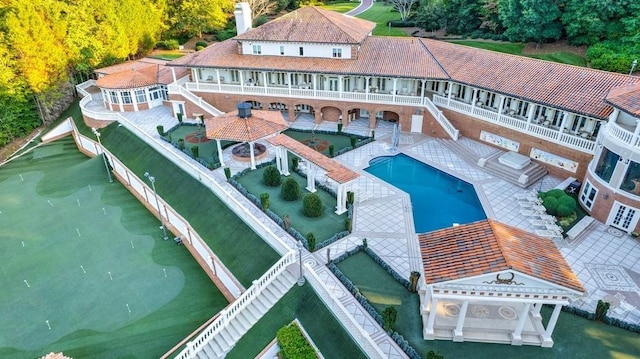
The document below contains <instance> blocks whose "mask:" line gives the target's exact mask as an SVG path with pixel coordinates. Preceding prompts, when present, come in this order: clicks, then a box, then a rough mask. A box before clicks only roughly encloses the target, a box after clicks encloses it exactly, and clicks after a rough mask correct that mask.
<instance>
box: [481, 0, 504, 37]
mask: <svg viewBox="0 0 640 359" xmlns="http://www.w3.org/2000/svg"><path fill="white" fill-rule="evenodd" d="M480 2H481V3H482V7H481V8H480V20H482V23H481V24H480V28H481V29H487V30H489V31H491V32H492V33H494V34H501V33H503V32H504V27H503V26H502V22H501V21H500V14H499V12H498V9H499V0H481V1H480Z"/></svg>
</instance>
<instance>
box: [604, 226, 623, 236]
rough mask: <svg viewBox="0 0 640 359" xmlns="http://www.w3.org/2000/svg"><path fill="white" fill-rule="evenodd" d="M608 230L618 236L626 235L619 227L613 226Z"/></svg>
mask: <svg viewBox="0 0 640 359" xmlns="http://www.w3.org/2000/svg"><path fill="white" fill-rule="evenodd" d="M607 232H608V233H609V234H610V235H612V236H616V237H622V236H623V235H624V232H622V231H621V230H619V229H617V228H613V227H609V228H608V229H607Z"/></svg>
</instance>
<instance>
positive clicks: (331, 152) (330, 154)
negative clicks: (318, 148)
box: [329, 145, 336, 158]
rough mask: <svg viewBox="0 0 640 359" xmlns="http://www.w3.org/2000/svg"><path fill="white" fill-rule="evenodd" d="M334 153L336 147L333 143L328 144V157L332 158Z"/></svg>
mask: <svg viewBox="0 0 640 359" xmlns="http://www.w3.org/2000/svg"><path fill="white" fill-rule="evenodd" d="M335 153H336V148H335V146H334V145H329V157H331V158H333V157H334V156H335Z"/></svg>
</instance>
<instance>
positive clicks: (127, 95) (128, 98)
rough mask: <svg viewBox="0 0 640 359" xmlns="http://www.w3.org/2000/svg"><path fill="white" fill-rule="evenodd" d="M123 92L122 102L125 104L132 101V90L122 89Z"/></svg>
mask: <svg viewBox="0 0 640 359" xmlns="http://www.w3.org/2000/svg"><path fill="white" fill-rule="evenodd" d="M121 94H122V103H124V104H129V103H131V92H129V91H122V92H121Z"/></svg>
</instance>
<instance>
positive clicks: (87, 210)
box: [0, 154, 185, 350]
mask: <svg viewBox="0 0 640 359" xmlns="http://www.w3.org/2000/svg"><path fill="white" fill-rule="evenodd" d="M34 158H36V156H35V154H34ZM100 166H103V163H102V160H101V158H99V157H98V158H94V159H92V160H87V161H84V162H82V163H80V164H78V165H76V166H74V167H77V168H70V169H69V170H70V171H68V173H78V172H84V171H85V170H87V169H88V167H92V168H93V169H94V170H95V169H96V168H99V167H100ZM97 172H98V173H100V172H99V171H97ZM101 174H102V175H104V169H103V172H102V173H101ZM69 180H70V178H68V177H67V176H64V175H58V176H56V175H53V174H49V175H47V176H44V174H43V173H42V172H25V173H22V174H19V175H14V176H12V177H9V178H7V179H6V180H4V181H2V182H0V261H1V262H2V263H3V264H2V269H1V270H0V271H1V272H2V274H3V275H2V276H0V288H2V291H1V292H0V318H2V327H3V329H4V330H1V332H2V335H0V347H14V348H18V349H22V350H33V349H37V348H41V347H43V346H47V345H48V344H50V343H53V342H55V341H57V340H59V339H61V338H63V337H64V336H67V335H69V334H71V333H74V332H76V331H80V330H83V329H87V330H93V331H97V332H106V331H112V330H115V329H119V328H122V327H125V326H127V325H128V324H131V323H133V322H135V321H137V320H140V319H142V318H143V317H145V316H147V315H148V314H150V313H152V312H154V311H156V310H158V309H159V308H161V307H162V306H164V305H165V304H167V303H169V302H170V301H171V300H173V299H174V298H175V297H177V296H178V295H179V293H180V292H181V291H182V289H183V286H184V284H185V276H184V274H183V272H182V271H181V270H180V269H179V268H177V267H173V266H161V265H159V264H157V263H155V262H154V261H153V259H152V255H151V254H152V250H153V248H154V245H155V243H154V238H153V237H151V236H148V235H139V234H132V233H131V232H130V231H127V230H126V229H125V228H123V226H122V211H121V209H120V208H119V207H110V206H107V205H104V204H103V203H102V201H101V196H102V193H103V188H102V186H100V185H97V184H95V183H94V184H93V185H85V186H84V187H81V188H80V189H77V186H72V185H69V186H63V187H62V188H61V190H60V191H57V192H56V193H55V194H56V195H60V196H59V197H54V196H43V195H41V194H39V193H42V192H48V191H50V190H51V189H53V187H52V186H56V185H60V184H61V183H64V181H69ZM105 182H106V181H105ZM76 185H77V184H76ZM36 188H37V189H38V191H36ZM76 219H82V220H76ZM49 327H50V329H49ZM9 328H10V330H7V329H9Z"/></svg>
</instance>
